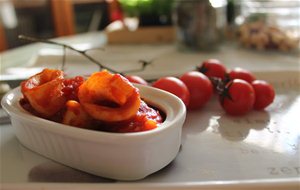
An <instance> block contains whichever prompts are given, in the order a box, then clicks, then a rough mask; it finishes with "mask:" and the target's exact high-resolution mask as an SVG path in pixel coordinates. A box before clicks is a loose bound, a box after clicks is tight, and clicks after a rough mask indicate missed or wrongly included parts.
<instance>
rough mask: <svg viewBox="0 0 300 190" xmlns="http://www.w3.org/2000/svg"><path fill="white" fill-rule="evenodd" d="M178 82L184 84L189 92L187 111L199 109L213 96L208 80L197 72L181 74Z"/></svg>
mask: <svg viewBox="0 0 300 190" xmlns="http://www.w3.org/2000/svg"><path fill="white" fill-rule="evenodd" d="M180 80H182V82H184V84H186V86H187V88H188V89H189V92H190V103H189V105H188V109H197V108H201V107H202V106H203V105H204V104H206V103H207V102H208V100H209V99H210V98H211V96H212V94H213V86H212V83H211V82H210V80H209V78H208V77H207V76H205V75H204V74H203V73H200V72H198V71H190V72H187V73H185V74H183V75H182V76H181V77H180Z"/></svg>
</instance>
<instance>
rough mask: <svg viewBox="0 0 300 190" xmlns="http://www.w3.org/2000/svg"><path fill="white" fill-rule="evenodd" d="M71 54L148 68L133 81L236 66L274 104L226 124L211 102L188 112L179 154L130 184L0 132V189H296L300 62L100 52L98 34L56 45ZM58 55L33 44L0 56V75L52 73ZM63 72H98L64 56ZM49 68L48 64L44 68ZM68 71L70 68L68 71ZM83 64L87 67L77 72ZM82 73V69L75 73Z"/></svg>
mask: <svg viewBox="0 0 300 190" xmlns="http://www.w3.org/2000/svg"><path fill="white" fill-rule="evenodd" d="M56 40H58V41H60V42H64V43H67V44H71V45H73V46H75V47H77V48H83V49H84V48H92V47H103V46H105V49H106V50H105V51H104V52H98V51H96V52H95V51H93V52H91V55H92V56H93V57H94V58H96V59H97V60H100V61H101V62H102V63H104V64H105V65H107V66H110V67H112V68H114V69H119V70H121V71H124V70H127V69H130V68H135V67H137V66H138V65H137V63H136V62H137V61H138V60H139V59H145V60H152V59H154V60H155V61H154V62H153V64H152V65H150V66H149V67H147V69H146V70H145V71H143V72H138V73H135V74H138V75H141V76H143V77H144V78H146V79H155V78H158V77H160V76H165V75H174V76H179V75H180V74H182V73H183V72H185V71H188V70H192V69H194V68H195V66H196V65H198V64H200V63H201V61H203V60H204V59H207V58H218V59H220V60H221V61H223V62H224V64H225V65H226V66H227V67H228V68H233V67H236V66H240V67H243V68H246V69H249V70H251V71H253V72H255V73H256V74H257V76H258V77H260V78H262V79H266V80H269V81H271V82H272V83H274V85H275V87H276V90H277V98H276V101H275V103H274V104H273V105H272V106H271V107H270V108H268V109H267V110H266V112H258V113H257V112H253V113H250V114H249V115H247V116H245V117H241V118H231V117H228V116H226V115H224V113H223V112H222V110H221V109H220V108H219V107H218V104H217V101H216V100H213V101H211V102H210V103H209V104H208V105H207V106H206V107H205V108H204V109H202V110H199V111H195V112H189V113H188V116H187V120H186V123H185V126H184V128H183V137H182V150H181V151H180V152H179V154H178V156H177V158H176V159H175V160H174V161H173V162H172V163H171V164H170V165H169V166H167V167H166V168H164V169H162V170H161V171H159V172H157V173H155V174H153V175H151V176H149V177H146V178H145V179H144V180H141V181H135V182H116V181H112V180H108V179H103V178H101V177H97V176H92V175H90V174H86V173H83V172H80V171H76V170H74V169H72V168H69V167H66V166H63V165H61V164H59V163H56V162H53V161H51V160H48V159H47V158H44V157H42V156H40V155H38V154H36V153H34V152H32V151H30V150H28V149H27V148H25V147H23V146H22V145H21V144H20V143H19V141H18V140H17V138H16V137H15V135H14V130H13V128H12V126H11V124H5V125H1V127H0V130H1V134H0V135H1V136H0V137H1V138H0V149H1V152H0V153H1V155H0V159H1V160H0V161H1V164H0V182H1V184H0V189H2V188H4V189H6V188H8V189H59V188H70V189H83V188H90V189H151V188H154V187H156V188H160V189H181V188H183V187H185V188H190V189H211V188H212V189H252V188H258V189H266V188H270V189H298V187H299V183H300V160H299V159H300V158H299V153H300V146H299V144H300V132H299V131H300V130H299V125H298V122H299V121H297V120H298V116H297V115H299V112H300V101H299V100H300V97H299V95H300V61H299V54H298V55H297V54H284V53H276V52H257V51H252V50H246V49H243V48H239V47H238V46H237V45H234V44H229V43H225V44H224V45H222V46H221V48H220V50H219V51H218V52H210V53H208V52H197V53H191V52H188V53H187V52H178V51H177V50H176V47H175V46H174V45H121V46H119V45H113V46H111V45H106V37H105V35H104V34H103V33H101V32H100V33H89V34H82V35H78V36H72V37H67V38H60V39H56ZM61 53H62V51H61V49H60V48H58V47H55V46H53V45H47V44H40V43H36V44H32V45H27V46H24V47H20V48H16V49H13V50H10V51H7V52H4V53H2V54H0V55H1V58H0V60H1V74H2V76H5V75H7V68H11V67H33V68H34V67H38V66H39V67H54V68H57V67H59V65H60V64H61V55H62V54H61ZM67 57H68V58H67V65H68V66H72V67H74V69H75V70H72V69H69V70H68V72H70V73H71V74H74V73H73V72H74V71H82V68H84V69H86V72H91V71H93V70H95V69H97V67H96V66H95V65H93V64H91V63H87V60H85V59H84V58H82V57H81V56H80V55H78V54H74V53H70V54H68V56H67ZM49 62H51V63H49ZM72 64H73V65H72ZM84 64H86V65H84ZM82 65H84V66H82Z"/></svg>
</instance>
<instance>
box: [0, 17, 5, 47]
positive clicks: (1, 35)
mask: <svg viewBox="0 0 300 190" xmlns="http://www.w3.org/2000/svg"><path fill="white" fill-rule="evenodd" d="M6 49H7V43H6V38H5V31H4V28H3V26H2V24H1V22H0V52H2V51H5V50H6Z"/></svg>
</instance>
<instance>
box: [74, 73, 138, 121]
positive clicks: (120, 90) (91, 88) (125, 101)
mask: <svg viewBox="0 0 300 190" xmlns="http://www.w3.org/2000/svg"><path fill="white" fill-rule="evenodd" d="M78 98H79V101H80V103H81V104H82V106H83V108H84V109H85V111H86V112H88V114H89V115H91V116H92V117H93V118H95V119H98V120H102V121H107V122H117V121H124V120H127V119H130V118H132V117H133V116H135V114H136V113H137V111H138V109H139V107H140V102H141V99H140V94H139V91H138V89H137V88H135V87H134V86H133V85H132V84H131V83H130V82H129V81H128V80H127V79H126V78H124V77H122V76H121V75H119V74H114V75H113V74H110V73H109V72H107V71H102V72H97V73H94V74H93V75H91V77H90V78H89V79H88V80H86V81H85V82H84V83H83V84H82V85H81V86H80V87H79V91H78Z"/></svg>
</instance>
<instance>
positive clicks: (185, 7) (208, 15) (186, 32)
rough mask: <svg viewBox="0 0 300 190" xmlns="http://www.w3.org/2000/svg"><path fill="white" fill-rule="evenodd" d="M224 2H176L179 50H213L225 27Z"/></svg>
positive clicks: (214, 0)
mask: <svg viewBox="0 0 300 190" xmlns="http://www.w3.org/2000/svg"><path fill="white" fill-rule="evenodd" d="M226 4H227V1H226V0H178V1H176V4H175V8H174V14H173V18H174V23H175V26H176V34H177V45H178V47H179V49H180V50H196V51H197V50H215V49H217V47H218V46H219V44H220V42H221V41H222V37H223V34H224V29H225V26H226Z"/></svg>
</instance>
